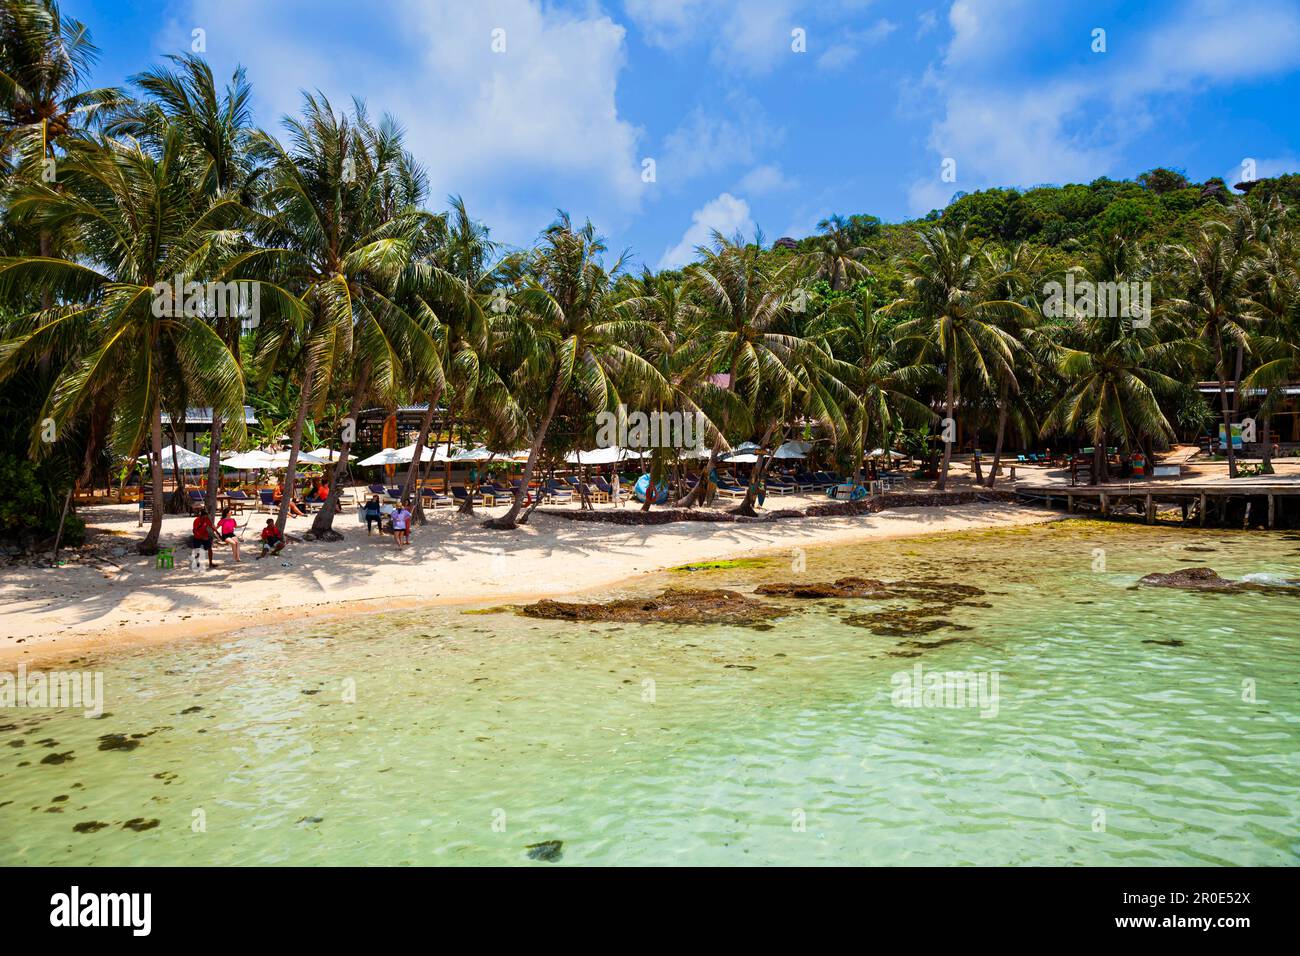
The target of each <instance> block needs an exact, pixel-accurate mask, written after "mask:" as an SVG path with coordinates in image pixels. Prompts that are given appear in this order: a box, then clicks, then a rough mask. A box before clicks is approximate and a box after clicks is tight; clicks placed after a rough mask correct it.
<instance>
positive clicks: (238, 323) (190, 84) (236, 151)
mask: <svg viewBox="0 0 1300 956" xmlns="http://www.w3.org/2000/svg"><path fill="white" fill-rule="evenodd" d="M167 59H168V60H169V61H170V62H171V63H172V64H173V65H174V67H175V68H174V69H168V68H167V67H164V66H156V67H153V68H151V69H149V70H147V71H145V72H143V73H140V74H138V75H137V76H134V77H132V82H133V83H135V84H136V85H137V86H139V87H140V88H141V89H142V90H143V91H144V92H145V94H146V97H147V99H146V100H145V101H144V102H130V103H127V104H124V105H122V106H121V107H120V108H119V109H118V110H117V111H115V114H114V115H113V117H112V118H111V119H110V120H109V121H108V122H107V123H106V132H108V133H109V134H110V135H130V136H137V137H151V136H152V137H156V136H157V135H159V131H161V130H167V129H170V128H176V129H179V130H180V131H181V134H182V136H183V137H184V141H185V144H186V147H187V149H189V150H190V151H192V153H193V157H192V162H194V163H195V175H196V177H197V183H196V186H197V188H198V189H199V190H200V192H201V193H202V194H203V195H205V196H208V197H211V198H214V199H215V198H217V197H226V196H229V197H233V198H235V199H236V200H237V201H238V202H239V203H241V204H242V205H244V206H248V207H253V206H255V205H256V203H257V201H258V198H257V196H256V185H257V181H258V179H259V173H260V169H259V168H258V167H257V166H256V165H255V164H254V162H253V159H252V155H251V152H250V148H249V147H250V142H251V136H252V132H253V126H252V112H251V109H250V101H251V99H252V94H253V91H252V87H250V86H249V84H248V81H247V79H246V78H245V74H244V70H243V68H242V67H239V68H236V69H235V71H234V73H233V74H232V75H231V78H230V81H229V83H228V85H227V86H226V89H225V92H224V93H218V92H217V86H216V81H215V79H214V78H213V75H212V70H211V68H210V67H209V66H208V64H207V63H205V62H204V61H203V60H202V59H201V58H199V57H197V56H192V55H186V56H169V57H167ZM225 241H226V242H227V244H228V245H229V246H230V247H232V248H236V247H242V248H247V247H248V245H249V244H248V242H247V239H246V238H245V236H244V234H243V233H242V232H239V231H233V230H232V231H231V233H230V234H229V235H228V236H226V237H225ZM212 321H213V323H214V325H216V327H217V329H218V334H219V335H220V336H221V339H222V341H223V342H225V343H226V347H227V348H229V349H230V350H231V352H232V353H233V354H234V355H235V358H236V360H237V361H238V360H239V359H240V336H241V332H242V331H243V326H244V323H245V322H246V321H249V317H245V316H240V315H237V314H233V313H231V314H227V315H224V316H220V317H213V319H212ZM222 426H223V420H222V417H221V413H220V411H218V410H216V409H213V412H212V429H211V432H210V436H211V440H210V443H209V446H208V449H207V451H208V456H209V458H210V463H209V465H208V489H209V492H210V493H209V494H208V496H207V499H206V503H207V510H208V514H209V515H212V514H214V513H215V510H216V506H217V496H216V495H215V494H213V493H211V490H212V489H215V488H217V487H218V480H219V477H220V474H221V459H220V456H221V450H222V447H223V445H222Z"/></svg>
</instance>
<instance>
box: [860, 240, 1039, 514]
mask: <svg viewBox="0 0 1300 956" xmlns="http://www.w3.org/2000/svg"><path fill="white" fill-rule="evenodd" d="M920 242H921V250H920V252H918V253H917V255H915V256H913V257H912V258H910V259H907V260H905V261H904V262H903V264H902V265H903V272H904V276H905V278H904V289H905V294H904V295H903V296H902V297H900V298H898V299H896V300H895V301H894V302H892V303H891V304H890V305H889V306H887V307H886V308H885V310H884V311H885V312H886V313H887V314H896V313H901V314H907V315H910V316H912V317H911V318H909V319H907V320H906V321H904V322H903V323H901V324H900V325H899V327H898V330H897V334H898V336H899V339H900V341H905V340H912V341H913V342H915V343H916V344H917V345H918V346H919V349H918V356H919V357H921V358H925V357H932V358H933V360H934V361H935V362H936V363H937V364H940V365H942V366H943V369H944V376H945V389H944V410H945V413H946V418H945V421H944V432H943V438H944V447H943V465H942V468H941V470H940V472H939V481H938V484H937V486H936V487H937V488H938V489H939V490H940V491H942V490H943V489H944V488H945V487H946V485H947V482H948V466H949V464H950V462H951V460H952V446H953V443H954V441H955V440H956V434H955V432H956V427H957V420H956V409H957V398H958V396H957V383H958V381H959V379H960V377H961V376H962V374H963V373H966V374H968V375H969V376H971V377H973V378H974V380H975V381H976V382H977V383H978V384H979V386H980V387H981V388H992V387H995V386H996V385H997V384H998V383H999V382H1002V381H1005V380H1008V379H1010V378H1011V377H1013V375H1014V365H1015V361H1016V354H1017V352H1018V351H1020V350H1021V349H1022V346H1021V344H1020V342H1019V341H1018V340H1017V339H1016V336H1015V335H1014V334H1013V333H1012V332H1010V331H1008V329H1007V327H1006V326H1007V323H1008V322H1011V321H1014V320H1015V319H1017V318H1019V319H1020V320H1023V321H1031V320H1032V319H1033V312H1032V311H1031V310H1030V309H1028V308H1027V307H1026V306H1024V305H1023V304H1021V303H1020V302H1015V301H1012V300H1009V299H1006V298H1001V297H1000V296H999V291H998V288H997V282H998V280H997V278H996V276H995V275H991V274H990V272H989V270H988V269H987V268H986V266H987V262H986V260H984V259H982V257H980V256H979V255H978V254H977V252H976V250H975V249H973V248H972V247H971V242H970V238H969V236H968V234H967V231H966V227H965V226H964V225H963V226H961V227H959V228H956V229H952V228H943V227H939V226H935V227H931V228H929V229H926V230H924V231H923V232H922V233H921V235H920Z"/></svg>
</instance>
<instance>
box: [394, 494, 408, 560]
mask: <svg viewBox="0 0 1300 956" xmlns="http://www.w3.org/2000/svg"><path fill="white" fill-rule="evenodd" d="M392 519H393V540H394V541H396V542H397V546H398V547H399V548H400V547H402V546H403V545H408V544H410V543H411V513H410V512H409V511H407V510H406V502H405V501H403V502H402V503H401V504H399V505H398V506H397V508H396V509H395V510H394V511H393V514H392Z"/></svg>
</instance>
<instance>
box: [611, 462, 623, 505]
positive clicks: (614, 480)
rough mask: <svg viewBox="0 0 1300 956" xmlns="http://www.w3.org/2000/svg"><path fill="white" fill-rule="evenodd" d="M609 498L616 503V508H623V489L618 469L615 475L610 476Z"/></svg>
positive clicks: (615, 470)
mask: <svg viewBox="0 0 1300 956" xmlns="http://www.w3.org/2000/svg"><path fill="white" fill-rule="evenodd" d="M609 492H610V494H609V496H610V498H612V499H613V501H614V507H616V508H621V507H623V488H622V485H621V482H620V481H619V477H618V469H617V468H615V469H614V474H612V475H610V476H609Z"/></svg>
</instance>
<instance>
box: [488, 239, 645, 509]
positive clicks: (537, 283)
mask: <svg viewBox="0 0 1300 956" xmlns="http://www.w3.org/2000/svg"><path fill="white" fill-rule="evenodd" d="M604 252H605V244H604V242H603V241H602V240H601V239H600V238H599V237H597V235H596V232H595V229H594V228H593V227H592V225H591V223H590V222H588V223H586V224H585V225H584V226H582V227H581V228H576V229H575V228H574V226H573V223H572V222H571V221H570V219H569V217H568V215H567V214H565V213H561V214H560V217H559V218H558V219H557V220H556V221H555V223H553V224H552V225H551V226H550V227H549V228H548V229H547V230H546V232H545V233H544V234H543V236H542V241H541V244H540V246H539V247H538V248H537V249H535V250H534V251H533V252H532V254H531V255H530V256H529V261H528V271H527V278H526V280H525V282H524V284H523V287H522V288H521V289H520V290H519V291H518V292H516V293H515V294H514V296H513V298H514V299H515V305H516V307H517V308H518V309H519V310H520V311H521V312H522V313H523V314H525V315H526V316H527V317H528V322H530V323H532V324H535V326H536V328H537V330H538V337H537V338H536V340H535V342H536V346H535V348H534V349H533V353H532V354H531V355H530V356H528V357H527V361H525V362H524V363H522V364H521V365H520V366H519V369H520V378H521V379H529V380H531V381H532V383H533V384H534V387H535V388H534V390H535V394H536V395H537V397H538V398H539V399H541V398H543V397H544V402H545V405H544V406H543V407H542V408H541V409H540V412H541V413H540V415H539V416H538V418H537V424H536V425H535V426H534V427H533V429H532V436H531V438H532V441H531V443H530V446H529V449H528V461H527V463H526V464H525V465H524V473H523V476H522V480H521V481H520V483H519V485H518V486H517V487H516V488H515V494H514V498H513V500H512V501H511V503H510V508H509V510H507V511H506V513H505V514H504V515H502V516H501V517H500V518H495V519H492V520H490V521H487V522H485V524H486V526H487V527H489V528H501V529H509V528H514V527H515V526H516V525H517V524H518V523H519V519H520V511H521V510H522V509H523V506H524V495H525V494H526V492H527V489H528V485H529V482H530V481H531V480H532V477H533V473H534V471H535V470H536V468H537V464H538V460H539V458H540V456H541V451H542V445H543V444H544V442H545V441H546V436H547V431H548V430H549V429H550V426H551V422H552V420H553V419H554V418H555V412H556V409H558V408H559V405H560V400H561V399H562V398H564V397H565V396H566V395H573V396H575V397H576V398H578V399H579V400H580V401H581V402H582V404H583V405H584V406H585V408H586V409H587V410H589V411H591V412H598V411H614V410H615V409H616V408H617V406H618V390H619V385H620V384H623V385H626V386H627V387H628V388H629V389H631V390H633V391H637V392H639V393H640V394H650V393H653V392H655V391H656V390H657V391H661V392H663V393H665V394H666V393H667V392H668V383H667V381H666V380H664V378H663V376H662V374H661V373H660V371H659V369H658V368H656V367H655V365H654V364H653V363H652V362H650V361H648V360H647V359H646V358H644V357H643V356H642V355H640V354H638V353H637V352H636V351H635V350H633V349H631V348H629V347H628V344H627V343H629V342H632V341H647V340H650V341H654V340H656V339H660V340H661V339H662V333H660V332H659V331H658V330H657V329H655V328H654V327H653V326H651V325H650V324H649V323H647V322H646V321H645V320H643V319H639V318H636V317H631V316H628V315H627V314H625V313H620V312H618V311H617V310H616V309H615V308H614V306H615V303H614V301H613V296H612V294H611V293H612V286H611V277H612V276H614V275H617V273H618V271H619V269H620V267H621V265H622V262H621V260H619V261H618V262H616V263H615V264H614V265H613V267H611V268H609V269H606V268H605V266H604V264H603V255H604ZM660 344H663V343H660ZM525 387H526V385H525V384H524V382H522V381H521V382H520V384H519V386H518V392H519V393H520V394H522V393H523V390H524V388H525ZM539 404H540V402H539ZM524 520H526V518H525V519H524Z"/></svg>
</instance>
